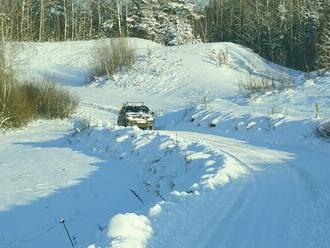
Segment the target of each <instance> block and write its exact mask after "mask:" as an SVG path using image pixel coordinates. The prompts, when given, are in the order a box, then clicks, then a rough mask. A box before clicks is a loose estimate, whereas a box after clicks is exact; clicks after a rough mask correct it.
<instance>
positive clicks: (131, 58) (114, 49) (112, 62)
mask: <svg viewBox="0 0 330 248" xmlns="http://www.w3.org/2000/svg"><path fill="white" fill-rule="evenodd" d="M94 56H95V60H96V61H95V64H96V65H98V66H97V67H96V68H94V69H93V72H92V73H93V74H94V76H104V75H108V76H113V75H114V74H115V73H116V72H117V71H118V70H122V69H130V68H131V67H132V65H133V64H134V63H135V61H136V52H135V50H134V49H133V48H132V47H131V46H130V44H129V43H128V41H127V40H126V39H124V38H118V39H111V40H110V41H109V40H106V41H100V42H98V43H97V46H96V49H95V55H94Z"/></svg>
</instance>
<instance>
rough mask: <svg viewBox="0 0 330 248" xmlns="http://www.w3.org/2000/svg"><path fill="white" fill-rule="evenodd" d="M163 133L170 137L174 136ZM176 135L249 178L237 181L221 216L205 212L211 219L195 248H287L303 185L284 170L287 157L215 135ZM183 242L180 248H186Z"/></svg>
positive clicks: (215, 203)
mask: <svg viewBox="0 0 330 248" xmlns="http://www.w3.org/2000/svg"><path fill="white" fill-rule="evenodd" d="M165 133H168V134H170V135H171V134H172V135H173V133H174V132H166V131H165ZM177 133H178V134H179V137H180V138H183V139H187V140H190V141H194V142H198V143H201V144H203V145H205V146H207V147H209V148H210V149H212V150H214V151H216V152H218V153H221V154H224V155H226V156H228V157H230V158H232V159H233V160H234V161H236V162H237V163H239V164H240V165H242V166H244V167H245V168H246V169H247V171H248V172H249V173H250V174H249V175H248V176H246V177H244V178H242V180H239V181H240V182H239V187H238V188H236V193H237V195H236V196H233V197H232V198H231V199H230V200H231V201H232V202H231V203H229V204H230V205H231V207H230V209H229V210H228V211H227V212H226V213H217V208H209V209H208V210H211V209H212V211H214V213H210V211H208V215H211V216H212V218H209V221H210V223H209V225H208V230H207V231H206V232H204V233H203V234H202V236H200V237H199V239H196V240H195V243H194V247H214V244H217V245H218V246H217V247H228V248H230V247H235V248H236V247H244V248H246V247H254V248H255V247H260V248H263V247H274V248H275V247H286V244H287V241H288V239H289V237H290V232H291V227H292V224H293V221H294V210H295V209H297V208H298V207H299V203H300V200H301V195H300V191H301V185H302V183H301V178H299V176H298V174H297V172H296V171H295V170H294V169H293V168H292V167H291V166H288V165H289V164H288V163H287V161H289V159H290V156H291V154H289V153H285V152H280V151H276V150H270V149H266V148H262V147H254V146H252V145H250V144H248V143H244V142H240V141H236V140H231V139H228V138H223V137H219V136H214V135H207V134H200V133H190V132H177ZM237 154H238V155H237ZM235 183H236V182H235ZM224 193H225V192H222V191H219V192H218V193H217V194H220V195H219V199H223V197H221V194H224ZM212 204H213V205H217V206H218V211H221V210H222V208H223V207H221V206H223V205H227V204H228V202H212ZM183 236H184V235H183ZM187 236H190V235H187ZM184 242H185V241H182V242H181V243H182V244H183V246H180V247H189V246H185V245H188V244H187V243H186V244H185V243H184ZM187 242H188V240H187Z"/></svg>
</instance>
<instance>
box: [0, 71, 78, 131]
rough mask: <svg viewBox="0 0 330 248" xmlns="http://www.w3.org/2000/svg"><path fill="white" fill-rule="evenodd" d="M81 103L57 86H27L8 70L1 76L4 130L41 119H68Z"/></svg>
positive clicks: (0, 112)
mask: <svg viewBox="0 0 330 248" xmlns="http://www.w3.org/2000/svg"><path fill="white" fill-rule="evenodd" d="M78 103H79V101H78V99H77V98H76V97H74V96H72V95H71V94H70V93H69V92H68V91H66V90H65V89H63V88H61V87H60V86H57V85H56V84H54V83H50V82H34V83H26V84H23V83H19V82H17V81H16V80H15V79H14V77H13V76H12V75H10V74H8V73H5V72H4V71H2V73H1V75H0V129H9V128H19V127H22V126H24V125H26V124H27V123H28V122H30V121H32V120H34V119H38V118H42V119H56V118H60V119H64V118H68V117H70V116H71V115H72V114H73V113H74V112H75V109H76V108H77V106H78Z"/></svg>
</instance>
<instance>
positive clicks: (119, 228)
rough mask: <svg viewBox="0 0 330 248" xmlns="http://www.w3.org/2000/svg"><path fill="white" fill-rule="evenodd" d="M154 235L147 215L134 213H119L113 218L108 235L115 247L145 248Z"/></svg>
mask: <svg viewBox="0 0 330 248" xmlns="http://www.w3.org/2000/svg"><path fill="white" fill-rule="evenodd" d="M151 235H152V228H151V227H150V222H149V220H148V218H147V217H145V216H142V215H140V216H139V215H136V214H134V213H129V214H118V215H116V216H114V217H113V218H112V219H111V222H110V229H109V232H108V236H109V237H110V238H112V239H113V241H112V242H111V246H112V247H114V248H129V247H136V248H143V247H145V245H146V240H148V239H149V237H150V236H151Z"/></svg>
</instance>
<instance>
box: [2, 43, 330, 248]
mask: <svg viewBox="0 0 330 248" xmlns="http://www.w3.org/2000/svg"><path fill="white" fill-rule="evenodd" d="M132 42H133V45H134V46H136V47H137V52H138V61H137V63H136V64H135V65H134V67H133V69H132V70H131V71H128V72H127V71H122V72H119V73H118V74H117V75H115V76H114V79H113V80H108V81H104V80H97V81H94V82H91V83H89V84H86V82H87V81H89V78H90V70H91V68H92V67H93V64H92V63H91V59H90V58H91V53H92V52H93V47H94V45H95V42H93V41H89V42H65V43H41V44H34V43H26V44H24V49H22V51H21V56H20V58H22V61H21V63H19V64H18V66H17V71H20V73H19V77H20V78H31V77H37V78H39V77H42V78H48V79H52V80H56V81H58V82H59V83H60V84H62V85H63V86H64V87H66V88H67V89H69V90H70V91H72V92H73V93H74V94H76V95H78V96H79V97H80V99H81V105H80V107H79V111H78V113H77V119H75V120H70V121H69V120H64V121H38V122H35V123H32V124H31V125H29V126H28V127H27V128H25V129H23V130H19V131H12V132H10V133H8V134H6V135H1V136H0V139H1V147H0V158H1V159H0V169H1V170H0V175H1V178H2V179H1V181H0V186H1V187H0V189H1V190H0V199H1V202H0V230H1V231H0V247H1V248H2V247H36V248H38V247H69V246H70V243H69V240H68V239H67V237H66V234H65V232H64V228H63V226H62V224H60V223H59V221H60V220H61V219H62V218H64V219H65V220H66V224H67V226H68V228H69V232H70V235H71V237H72V239H73V241H74V243H75V245H76V246H77V247H116V248H122V247H129V248H131V247H134V248H139V247H154V248H156V247H157V248H162V247H183V248H190V247H203V248H204V247H211V248H213V247H228V248H230V247H233V248H236V247H244V248H249V247H253V248H255V247H294V248H298V247H299V248H301V247H329V246H330V237H329V235H328V234H329V233H330V216H329V214H328V210H329V209H330V197H329V196H330V192H329V191H330V183H329V180H328V178H327V175H328V174H329V173H330V169H329V166H328V164H329V142H328V141H327V140H326V139H322V138H319V137H317V136H316V134H315V128H316V126H317V125H318V123H320V122H321V121H322V120H323V119H326V118H329V117H330V108H329V94H330V92H329V84H330V75H324V76H322V77H319V76H317V75H316V74H314V73H312V74H311V75H308V78H307V76H306V75H304V74H303V73H301V72H298V71H293V70H288V69H286V68H282V67H280V66H277V65H274V64H271V63H268V62H267V61H265V60H263V59H262V58H260V57H259V56H257V55H256V54H254V53H253V52H252V51H250V50H249V49H246V48H244V47H242V46H238V45H235V44H232V43H215V44H194V45H187V46H181V47H170V48H169V47H161V46H160V45H158V44H155V43H152V42H150V41H146V40H139V39H134V40H132ZM219 50H222V51H225V50H227V51H228V54H229V57H228V62H227V63H226V64H224V65H221V66H220V65H219V64H218V63H217V61H216V60H214V54H216V53H217V52H218V51H219ZM250 77H267V78H274V79H275V80H276V79H278V78H280V77H282V78H286V79H287V80H293V81H294V82H295V88H293V89H290V90H285V91H283V92H269V93H267V94H265V95H254V96H252V97H250V98H246V97H245V95H244V94H243V93H242V92H240V91H239V89H238V84H239V83H241V82H244V81H246V80H249V78H250ZM205 97H207V99H208V101H207V104H203V103H202V99H203V98H205ZM125 101H144V102H146V104H147V105H149V106H150V107H151V108H152V110H153V111H154V112H156V113H157V119H156V120H157V121H156V125H157V128H158V129H159V130H156V131H141V130H138V129H137V128H119V127H116V125H115V123H116V117H117V111H118V109H119V107H120V106H121V104H122V103H123V102H125ZM316 102H318V103H319V105H320V109H321V118H319V119H315V118H314V116H315V103H316ZM82 119H85V122H86V121H87V122H90V123H91V127H89V128H84V125H82V122H83V121H82Z"/></svg>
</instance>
